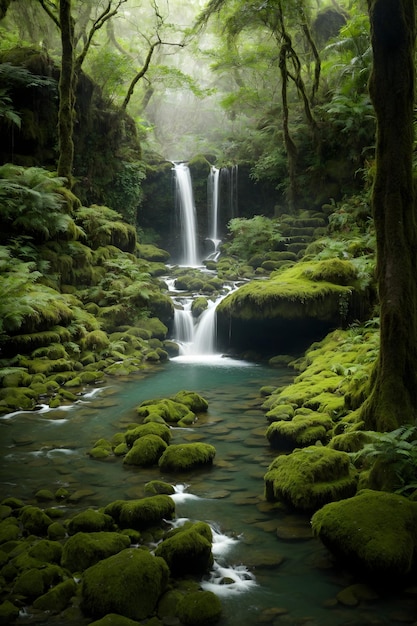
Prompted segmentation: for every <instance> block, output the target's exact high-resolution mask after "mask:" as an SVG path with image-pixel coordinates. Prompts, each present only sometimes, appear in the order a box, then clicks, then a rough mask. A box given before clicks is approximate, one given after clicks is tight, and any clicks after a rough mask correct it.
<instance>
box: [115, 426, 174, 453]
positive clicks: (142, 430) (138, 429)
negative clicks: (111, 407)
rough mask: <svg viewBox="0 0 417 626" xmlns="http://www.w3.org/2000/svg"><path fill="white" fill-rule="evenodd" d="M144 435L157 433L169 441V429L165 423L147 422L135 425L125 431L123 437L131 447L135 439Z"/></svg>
mask: <svg viewBox="0 0 417 626" xmlns="http://www.w3.org/2000/svg"><path fill="white" fill-rule="evenodd" d="M146 435H157V436H158V437H160V438H161V439H163V440H164V441H165V443H167V444H169V443H170V441H171V437H172V435H171V429H170V428H169V427H168V426H166V424H156V423H152V422H151V423H148V424H141V425H139V426H135V428H133V429H130V430H128V431H126V433H125V435H124V437H125V441H126V443H127V445H128V446H129V447H131V446H132V445H133V444H134V443H135V441H136V440H137V439H139V438H140V437H144V436H146Z"/></svg>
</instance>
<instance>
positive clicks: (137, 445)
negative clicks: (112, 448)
mask: <svg viewBox="0 0 417 626" xmlns="http://www.w3.org/2000/svg"><path fill="white" fill-rule="evenodd" d="M166 449H167V444H166V443H165V441H164V440H163V439H161V437H158V435H145V436H144V437H140V438H139V439H136V441H135V442H134V444H133V446H132V448H131V449H130V450H129V452H128V453H127V454H126V456H125V458H124V459H123V463H125V464H126V465H138V466H140V467H148V466H150V465H155V464H156V463H158V461H159V459H160V457H161V456H162V454H163V452H165V450H166Z"/></svg>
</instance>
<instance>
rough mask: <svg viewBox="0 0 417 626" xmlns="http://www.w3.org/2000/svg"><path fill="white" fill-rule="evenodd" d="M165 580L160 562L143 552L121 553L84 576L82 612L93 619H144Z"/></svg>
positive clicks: (86, 572) (147, 615)
mask: <svg viewBox="0 0 417 626" xmlns="http://www.w3.org/2000/svg"><path fill="white" fill-rule="evenodd" d="M168 576H169V569H168V566H167V564H166V562H165V561H164V559H161V558H159V557H156V556H152V555H151V554H150V553H149V552H147V551H146V550H140V549H132V548H130V549H127V550H123V551H122V552H120V553H119V554H116V555H114V556H112V557H109V558H108V559H104V560H103V561H101V562H100V563H97V564H96V565H93V566H92V567H90V568H89V569H88V570H86V571H85V572H84V576H83V582H82V605H81V606H82V610H83V611H84V612H85V613H86V614H87V615H91V616H93V617H100V616H104V615H106V614H108V613H117V614H119V615H123V616H125V617H128V618H130V619H134V620H142V619H145V618H146V617H149V616H151V615H152V613H153V611H154V610H155V607H156V605H157V602H158V598H159V597H160V595H161V594H162V593H163V592H164V591H165V588H166V585H167V582H168Z"/></svg>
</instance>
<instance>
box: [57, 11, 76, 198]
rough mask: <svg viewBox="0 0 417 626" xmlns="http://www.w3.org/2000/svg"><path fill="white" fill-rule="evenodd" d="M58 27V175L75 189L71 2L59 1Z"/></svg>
mask: <svg viewBox="0 0 417 626" xmlns="http://www.w3.org/2000/svg"><path fill="white" fill-rule="evenodd" d="M59 24H60V29H61V45H62V61H61V75H60V80H59V112H58V141H59V159H58V175H59V176H63V177H65V178H66V179H67V185H68V187H71V186H72V167H73V162H74V140H73V126H74V114H75V111H74V106H75V94H74V82H75V79H74V22H73V19H72V15H71V0H60V1H59Z"/></svg>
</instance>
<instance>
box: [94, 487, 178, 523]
mask: <svg viewBox="0 0 417 626" xmlns="http://www.w3.org/2000/svg"><path fill="white" fill-rule="evenodd" d="M104 512H105V513H107V514H108V515H111V516H112V518H113V519H114V520H115V521H116V522H117V524H119V526H120V527H121V528H133V529H135V530H142V529H143V528H147V527H149V526H155V525H157V524H160V523H161V522H162V520H164V519H172V518H173V517H174V514H175V503H174V501H173V499H172V498H170V497H169V496H167V495H164V494H162V495H157V496H150V497H147V498H141V499H140V500H115V502H111V503H110V504H108V505H107V506H106V508H105V509H104Z"/></svg>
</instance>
